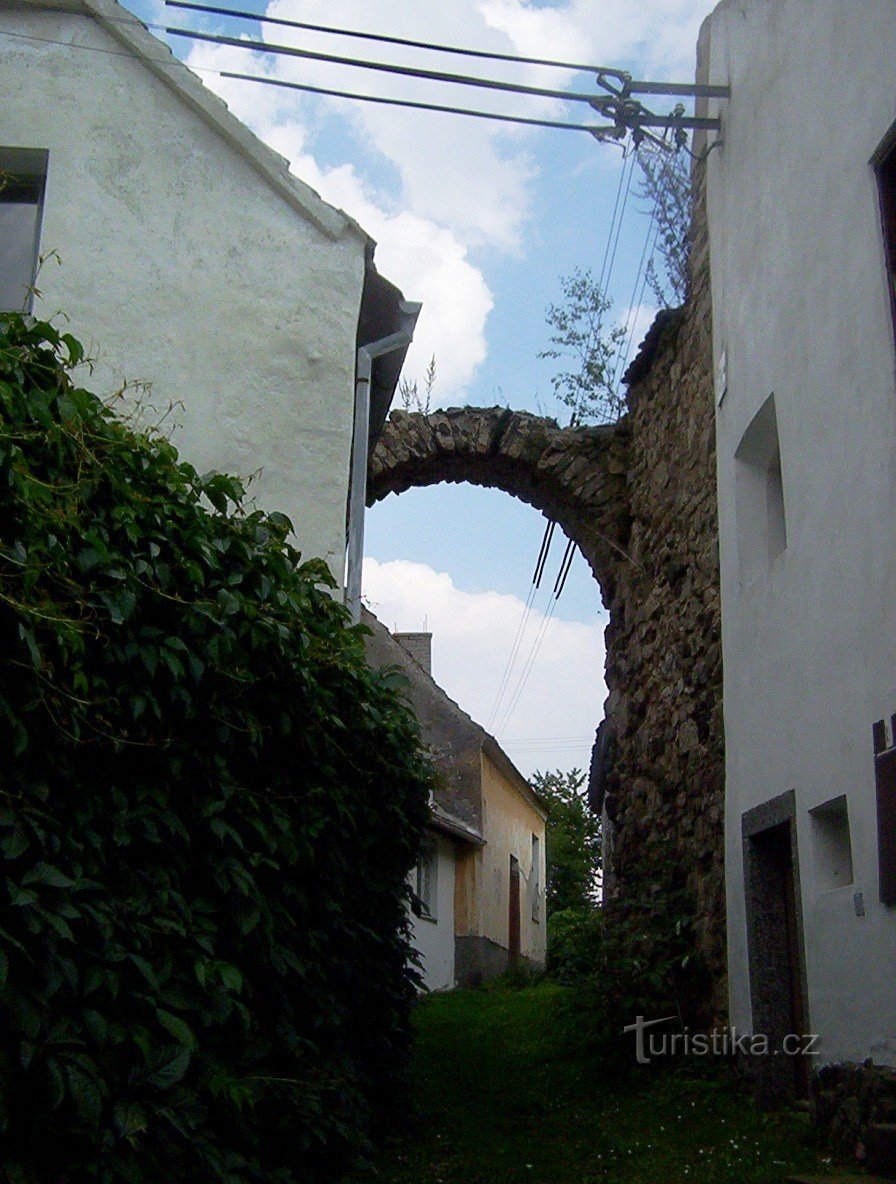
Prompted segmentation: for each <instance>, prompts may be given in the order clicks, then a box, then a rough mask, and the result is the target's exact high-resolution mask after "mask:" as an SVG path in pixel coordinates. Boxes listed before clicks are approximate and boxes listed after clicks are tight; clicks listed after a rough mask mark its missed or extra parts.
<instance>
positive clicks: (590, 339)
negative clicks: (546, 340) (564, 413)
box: [538, 143, 693, 427]
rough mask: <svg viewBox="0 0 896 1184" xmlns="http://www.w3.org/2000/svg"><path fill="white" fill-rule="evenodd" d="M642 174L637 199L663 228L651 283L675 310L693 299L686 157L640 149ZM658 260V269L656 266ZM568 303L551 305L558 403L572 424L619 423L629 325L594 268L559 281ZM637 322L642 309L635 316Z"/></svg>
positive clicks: (544, 354) (650, 266)
mask: <svg viewBox="0 0 896 1184" xmlns="http://www.w3.org/2000/svg"><path fill="white" fill-rule="evenodd" d="M637 161H638V164H639V165H640V168H641V172H642V174H643V177H642V180H641V183H640V185H639V189H638V195H639V197H641V198H642V199H644V201H645V202H646V203H647V209H648V211H649V212H650V213H651V214H652V217H653V219H654V223H651V233H653V231H652V227H653V225H654V224H655V225H656V245H655V254H654V255H653V256H652V257H651V258H650V259H649V260H648V261H647V266H646V272H645V278H646V281H647V284H648V286H649V287H650V290H651V292H652V293H653V296H654V298H655V299H656V302H657V304H658V305H659V307H661V308H669V307H673V306H677V305H680V304H684V303H685V301H686V300H687V298H688V291H689V282H690V271H689V250H690V228H691V218H692V214H693V193H692V186H691V174H690V166H689V163H688V157H687V155H686V154H685V153H684V152H682V151H680V150H679V151H672V150H670V149H667V148H661V147H660V146H659V145H654V144H650V143H644V144H642V145H641V146H640V147H639V148H638V149H637ZM657 256H658V257H659V261H660V262H659V265H658V264H657ZM560 287H561V290H562V292H563V301H562V302H561V303H560V304H551V305H549V306H548V310H547V314H546V320H547V323H548V326H549V328H550V329H551V331H552V332H551V337H550V345H549V347H548V348H547V349H544V350H540V351H539V353H538V357H539V358H553V359H554V360H557V361H562V362H563V363H564V366H565V368H564V369H562V370H560V371H559V372H558V373H557V374H555V375H554V377H553V378H552V379H551V385H552V387H553V390H554V395H555V397H556V398H557V400H558V402H559V403H560V404H561V405H562V406H563V407H566V408H568V409H569V423H570V426H571V427H575V426H576V425H577V424H580V423H589V422H591V423H613V422H615V421H616V420H617V419H618V418H619V417H620V415H622V414H623V413H624V411H625V409H626V397H625V392H624V390H621V389H620V384H619V379H618V375H619V372H620V370H621V366H622V362H623V358H622V357H621V355H622V353H623V351H624V350H626V348H627V347H628V345H629V344H630V343H629V341H628V338H629V333H630V326H629V325H627V324H623V323H621V322H618V321H616V322H614V321H613V319H612V311H613V305H612V301H611V300H610V299H609V297H608V295H607V293H606V291H605V290H604V289H603V288H601V286H600V283H599V281H598V280H596V279H595V278H594V275H593V274H592V272H591V271H590V270H588V269H585V270H582V269H580V268H576V269H575V270H574V271H573V272H572V274H571V275H568V276H565V277H563V278H561V280H560ZM629 315H630V318H631V317H633V316H634V315H635V310H632V311H631V312H630V314H629Z"/></svg>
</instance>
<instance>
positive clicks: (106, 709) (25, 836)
mask: <svg viewBox="0 0 896 1184" xmlns="http://www.w3.org/2000/svg"><path fill="white" fill-rule="evenodd" d="M82 358H83V352H82V349H81V346H80V345H79V344H78V342H77V341H76V340H75V339H74V338H73V337H71V336H70V335H69V334H60V333H59V332H58V331H57V330H56V329H55V328H54V327H53V326H52V325H49V324H43V323H40V322H35V321H33V320H31V319H30V318H24V317H21V316H13V315H2V316H0V754H2V757H0V870H2V875H0V1165H2V1168H0V1179H2V1180H3V1181H4V1182H10V1184H42V1182H43V1181H50V1180H52V1181H54V1182H58V1184H150V1182H151V1184H156V1182H157V1181H165V1184H187V1181H199V1180H202V1181H212V1180H214V1181H218V1182H220V1184H256V1182H257V1184H262V1182H264V1184H298V1182H299V1181H301V1182H302V1184H323V1182H325V1181H330V1180H335V1179H339V1178H341V1177H342V1174H343V1173H344V1172H345V1171H346V1170H347V1169H349V1168H350V1167H352V1166H353V1165H354V1164H355V1163H356V1162H357V1161H358V1159H359V1156H360V1155H361V1154H362V1153H363V1152H364V1150H365V1148H366V1147H367V1146H368V1145H369V1141H370V1139H371V1137H372V1136H373V1134H374V1133H376V1132H377V1131H378V1130H379V1129H381V1128H382V1126H384V1125H386V1124H388V1123H391V1122H393V1121H394V1120H395V1118H396V1115H400V1113H401V1111H402V1107H403V1102H402V1097H403V1087H404V1085H405V1084H406V1080H407V1067H408V1052H409V1044H410V1008H411V1004H412V1002H413V999H414V997H415V991H414V981H415V980H414V975H413V974H412V972H411V971H410V970H409V969H408V955H409V950H410V946H409V933H408V918H407V904H408V900H409V889H408V885H407V875H408V872H409V870H410V868H411V867H412V866H413V864H414V861H415V858H416V854H417V850H418V847H419V842H420V838H421V835H422V833H423V829H424V826H425V822H426V818H427V794H428V791H429V787H430V783H431V782H430V776H431V774H430V771H429V770H428V768H427V767H426V766H425V765H424V763H423V762H422V759H421V758H420V756H419V732H418V730H417V728H416V724H415V723H414V721H413V719H412V717H411V716H410V714H409V713H408V712H407V711H406V709H405V708H404V706H403V705H402V701H401V698H400V689H399V688H397V687H396V686H395V685H393V680H392V678H391V676H390V675H389V674H388V672H387V673H377V672H374V671H372V670H371V669H370V668H369V667H368V666H367V665H366V663H365V660H364V649H363V633H362V631H361V630H359V629H357V628H350V627H349V622H348V617H347V614H346V612H345V610H344V608H342V606H341V605H339V604H338V603H337V602H336V600H335V599H334V598H333V596H332V595H331V593H330V590H329V588H328V587H327V585H328V584H329V585H332V580H331V578H330V577H329V573H328V571H327V569H326V567H325V566H324V565H323V564H322V563H321V562H319V561H312V562H310V563H305V564H300V557H299V555H298V553H297V552H296V551H295V550H294V549H293V548H292V547H291V546H290V544H289V541H288V539H289V530H290V524H289V522H288V520H287V519H285V518H284V517H283V516H282V515H278V514H272V515H265V514H262V513H261V512H260V511H250V510H248V509H247V508H245V507H244V491H243V488H242V486H241V484H240V482H239V481H238V480H236V479H235V478H232V477H228V476H226V475H223V474H214V473H213V474H207V475H206V476H204V477H202V476H200V475H199V474H197V473H196V471H195V470H194V469H192V468H191V467H190V466H189V465H187V464H184V463H183V462H181V461H179V459H178V457H177V453H176V451H175V450H174V448H173V447H172V445H171V444H170V443H169V442H168V441H166V440H164V439H162V438H161V437H160V436H158V435H153V434H147V433H139V432H135V431H134V430H133V428H132V427H129V426H128V425H126V424H123V423H122V422H121V421H120V420H118V419H117V418H116V417H115V416H114V415H113V414H112V412H111V411H110V410H108V409H107V408H106V407H104V406H103V404H102V403H101V402H100V401H99V400H98V399H97V398H96V397H95V396H94V395H92V394H91V393H90V392H88V391H87V390H84V389H82V388H81V387H79V386H78V385H77V383H76V382H75V381H74V375H75V374H77V373H78V371H76V370H75V369H74V368H75V367H76V365H77V363H79V362H80V361H81V359H82Z"/></svg>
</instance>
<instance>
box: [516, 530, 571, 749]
mask: <svg viewBox="0 0 896 1184" xmlns="http://www.w3.org/2000/svg"><path fill="white" fill-rule="evenodd" d="M575 548H576V545H575V543H574V542H573V541H572V539H569V540H567V543H566V550H565V551H564V552H563V558H562V560H561V561H560V570H559V571H558V573H557V579H556V580H555V581H554V590H553V592H552V593H551V600H550V603H549V604H548V608H547V612H546V613H545V615H544V617H543V619H542V622H541V628H540V629H539V631H538V634H537V636H536V638H535V643H534V645H533V646H532V649H531V651H530V652H529V657H528V658H527V660H526V664H525V666H524V667H523V671H522V674H521V675H520V677H519V679H518V680H517V684H516V686H515V687H514V690H513V695H512V697H511V701H510V705H509V707H508V708H507V711H506V712H505V714H504V718H503V719H502V721H501V726H500V728H499V729H498V731H499V732H503V730H504V729H505V728H506V727H507V724H508V723H509V722H510V719H511V716H512V715H513V713H514V711H515V710H516V707H517V704H518V703H519V701H520V698H521V696H522V693H523V691H524V690H525V687H526V683H527V682H528V681H529V675H530V674H531V672H532V667H533V666H534V665H535V660H536V658H537V657H538V654H539V651H540V649H541V646H542V643H543V641H544V639H545V635H546V634H547V630H548V625H549V624H550V621H551V617H552V616H553V615H554V609H555V608H556V607H557V601H558V600H559V599H560V593H561V592H562V591H563V585H564V584H565V583H566V577H567V575H568V574H569V569H570V567H571V565H572V559H573V556H574V554H575Z"/></svg>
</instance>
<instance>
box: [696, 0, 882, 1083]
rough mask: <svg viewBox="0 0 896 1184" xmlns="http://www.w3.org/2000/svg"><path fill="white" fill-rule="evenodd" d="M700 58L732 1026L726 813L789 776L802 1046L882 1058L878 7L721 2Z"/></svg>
mask: <svg viewBox="0 0 896 1184" xmlns="http://www.w3.org/2000/svg"><path fill="white" fill-rule="evenodd" d="M701 56H702V59H703V64H704V66H705V67H708V71H707V72H708V80H709V81H712V82H716V83H730V85H731V88H732V95H731V98H730V100H727V101H724V102H722V103H720V104H718V105H716V109H717V110H720V111H721V114H722V118H723V133H722V141H723V143H722V144H721V145H720V146H717V147H715V148H713V149H712V152H711V155H710V158H709V162H708V214H709V231H710V256H711V269H712V299H713V333H714V350H715V360H716V366H717V376H720V375H721V373H722V372H723V371H727V390H726V391H725V393H724V398H723V399H722V402H721V405H720V406H719V407H718V410H717V448H718V493H719V526H720V557H721V579H722V634H723V657H724V696H725V742H726V762H727V768H726V783H727V784H726V832H727V838H726V876H727V896H728V915H729V958H730V983H731V1020H732V1022H733V1023H735V1024H736V1025H737V1026H738V1028H740V1029H742V1030H749V1029H750V1027H751V1022H752V1019H751V1005H750V994H749V974H748V955H747V937H746V917H745V903H744V888H743V884H744V880H743V861H742V853H741V819H742V816H743V813H744V812H745V811H746V810H749V809H751V808H752V807H755V806H757V805H759V804H761V803H763V802H765V801H767V800H769V799H771V798H773V797H776V796H777V795H779V794H782V793H784V792H786V791H787V790H790V789H793V790H794V791H795V795H796V811H797V818H796V823H797V836H798V847H799V862H800V873H801V891H802V911H803V921H804V928H805V943H806V961H807V977H808V996H809V1025H810V1027H811V1030H812V1031H813V1032H816V1033H819V1035H820V1037H821V1041H820V1059H821V1060H822V1061H839V1060H853V1061H858V1060H861V1059H863V1058H865V1057H873V1058H874V1059H875V1060H876V1061H879V1062H883V1063H891V1064H892V1063H896V995H894V991H893V984H894V982H896V916H894V911H893V910H892V909H886V908H885V907H884V906H882V905H881V904H880V903H879V901H878V896H877V891H878V884H877V853H876V842H877V839H876V814H875V800H874V767H873V754H872V744H871V725H872V723H873V721H874V720H877V719H880V718H882V717H884V716H888V715H889V714H891V713H892V712H894V711H896V592H894V589H896V384H894V342H893V326H892V323H891V320H890V308H889V303H888V297H887V286H886V276H885V269H884V253H883V240H882V234H881V226H880V217H879V211H878V197H877V188H876V181H875V175H874V171H873V169H872V167H871V164H870V161H871V158H872V155H873V154H874V152H875V150H876V149H877V147H878V145H879V144H880V142H881V140H882V139H883V137H884V135H885V133H886V132H887V130H888V129H889V128H890V126H891V124H892V123H893V121H894V119H896V9H894V5H893V3H892V0H862V2H861V3H854V2H851V0H724V2H723V3H722V4H721V5H719V7H718V8H717V9H716V11H715V12H714V14H713V15H712V16H711V17H710V18H709V20H708V22H707V24H706V26H705V27H704V33H703V36H702V39H701ZM723 356H724V364H723ZM722 394H723V390H722V387H721V378H720V377H717V391H716V397H717V400H718V399H719V398H721V396H722ZM771 394H773V395H774V402H775V409H776V415H777V428H778V433H779V441H780V450H781V471H782V482H783V492H784V503H785V513H786V534H787V545H786V548H785V550H784V551H783V552H781V553H780V554H779V555H778V556H777V557H776V558H774V559H773V560H772V561H771V562H770V563H768V564H766V566H765V570H763V571H760V572H759V573H758V574H755V573H753V574H752V577H751V578H745V576H744V570H743V568H742V565H741V562H740V557H739V554H738V532H737V506H736V497H735V490H736V485H737V481H736V463H737V462H736V461H735V452H736V450H737V448H738V446H739V444H740V442H741V440H742V439H743V437H744V433H745V432H746V430H747V428H748V426H749V424H750V422H751V420H752V419H753V417H754V416H755V415H756V413H757V411H758V410H759V409H760V407H761V406H762V405H763V404H764V403H765V401H766V400H768V398H769V396H770V395H771ZM840 795H845V796H846V798H847V802H848V810H849V818H850V827H851V842H852V857H853V868H854V883H853V884H851V885H846V886H842V887H839V888H834V889H827V888H824V887H823V886H822V884H821V883H820V879H819V874H818V870H817V869H816V867H815V864H814V855H813V844H812V836H811V825H810V817H809V813H808V812H809V810H810V809H813V808H814V807H817V806H818V805H819V804H822V803H824V802H827V801H829V800H831V799H834V798H837V797H839V796H840ZM856 893H861V894H862V900H863V903H864V908H865V915H864V916H857V912H856V907H855V903H854V895H855V894H856Z"/></svg>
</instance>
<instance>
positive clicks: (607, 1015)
mask: <svg viewBox="0 0 896 1184" xmlns="http://www.w3.org/2000/svg"><path fill="white" fill-rule="evenodd" d="M675 880H676V877H675V876H674V875H673V874H672V873H671V872H670V876H669V879H668V885H667V887H666V889H665V890H664V891H661V892H658V893H654V892H645V893H643V894H641V893H639V892H638V891H637V890H635V891H633V892H632V893H631V895H630V896H629V897H627V898H626V900H624V901H614V902H613V904H612V907H608V906H607V905H603V906H602V907H601V908H599V909H596V910H594V911H592V912H591V913H586V912H584V911H581V910H579V911H575V910H570V911H569V912H566V913H561V914H558V916H557V917H556V918H555V919H554V926H555V928H557V929H558V933H557V939H556V941H557V944H556V946H555V949H554V953H553V965H554V973H555V975H556V977H558V978H559V979H560V980H561V981H562V982H564V983H566V984H567V985H569V986H571V987H572V991H571V993H570V997H569V1002H570V1006H569V1007H568V1009H567V1027H568V1029H569V1030H570V1032H571V1034H572V1035H573V1037H574V1038H575V1042H576V1044H577V1045H580V1046H582V1047H585V1048H589V1049H591V1051H592V1052H593V1053H594V1054H595V1055H596V1056H599V1057H601V1058H602V1059H603V1060H604V1061H608V1060H610V1059H615V1060H616V1062H617V1064H619V1065H620V1066H626V1067H629V1068H631V1067H632V1066H633V1062H632V1059H631V1043H632V1038H631V1036H628V1035H625V1033H624V1031H623V1029H624V1028H625V1027H626V1026H628V1025H629V1024H632V1023H634V1021H635V1019H636V1018H637V1017H638V1016H643V1017H645V1018H646V1019H648V1020H653V1019H669V1020H670V1021H671V1023H670V1025H669V1030H670V1031H676V1030H678V1031H683V1030H685V1029H692V1030H693V1029H701V1028H704V1027H706V1026H707V1025H708V1024H709V1023H710V1022H711V1021H712V1018H713V1017H712V1016H710V1015H708V1014H706V1002H705V1001H706V1000H707V999H709V998H711V991H710V988H709V978H708V973H707V969H706V966H705V964H704V962H703V960H702V958H701V957H700V955H699V954H696V953H695V952H694V948H695V942H694V934H693V925H694V920H693V918H694V911H693V903H692V901H691V898H690V895H689V893H688V892H687V891H686V890H685V889H684V888H683V887H679V886H676V883H675Z"/></svg>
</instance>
